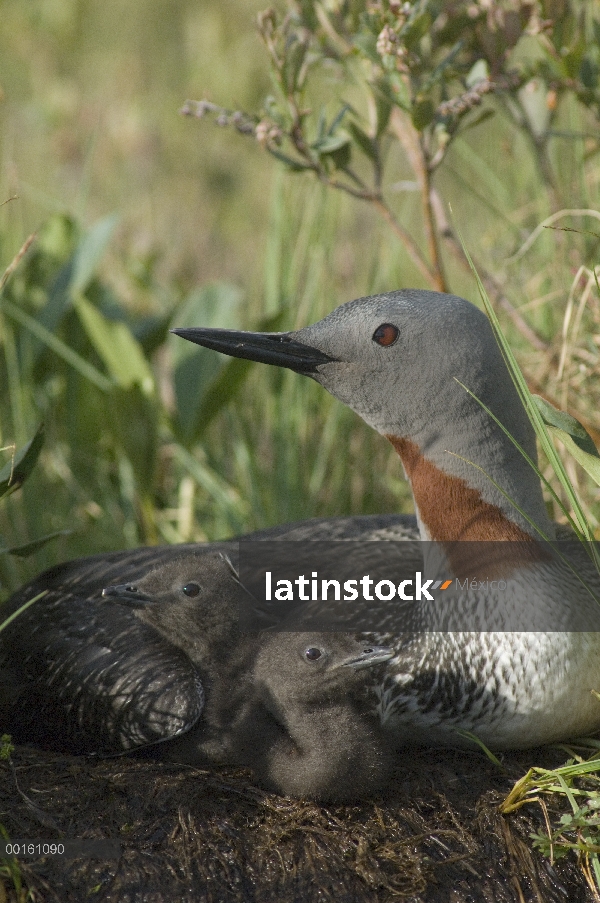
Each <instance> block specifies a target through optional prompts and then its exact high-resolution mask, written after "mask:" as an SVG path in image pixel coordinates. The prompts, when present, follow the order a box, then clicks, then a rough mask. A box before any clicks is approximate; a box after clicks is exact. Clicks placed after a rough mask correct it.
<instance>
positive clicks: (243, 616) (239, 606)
mask: <svg viewBox="0 0 600 903" xmlns="http://www.w3.org/2000/svg"><path fill="white" fill-rule="evenodd" d="M102 596H103V598H104V599H106V600H111V601H114V602H117V603H121V604H124V605H128V606H131V607H133V608H134V610H135V614H136V615H137V617H138V618H139V619H140V620H142V621H144V622H145V623H146V624H150V625H151V626H152V627H154V628H155V629H156V630H158V632H159V633H161V634H162V636H164V637H165V639H167V640H169V642H171V643H172V644H173V645H175V646H178V647H179V648H180V649H182V650H183V651H185V652H186V653H187V654H188V655H189V657H190V659H191V660H192V662H195V663H201V664H206V662H207V658H210V657H211V656H213V655H216V654H218V650H219V649H220V647H221V644H229V643H232V642H234V640H235V639H236V638H238V637H239V636H240V635H241V633H243V632H244V631H246V630H252V629H254V627H255V626H257V625H259V615H258V614H257V613H256V612H255V610H254V606H255V605H256V601H255V599H254V597H253V596H251V595H250V593H249V592H248V591H247V590H246V589H245V588H244V586H243V585H242V584H241V583H240V580H239V578H238V575H237V572H236V571H235V569H234V567H233V565H232V563H231V561H230V560H229V558H228V557H227V556H226V555H223V554H222V553H208V554H206V553H204V554H202V553H200V554H197V555H195V554H188V555H184V556H180V557H177V558H175V559H172V560H169V561H165V562H163V563H162V564H159V565H157V566H156V567H155V568H153V569H152V570H150V571H149V572H148V573H147V574H146V575H145V576H144V577H142V578H141V579H140V580H136V581H135V583H122V584H119V585H116V586H107V587H105V588H104V589H103V590H102Z"/></svg>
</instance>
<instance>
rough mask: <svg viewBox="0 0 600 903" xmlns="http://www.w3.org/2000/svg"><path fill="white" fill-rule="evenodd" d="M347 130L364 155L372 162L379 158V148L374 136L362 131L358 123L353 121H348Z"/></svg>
mask: <svg viewBox="0 0 600 903" xmlns="http://www.w3.org/2000/svg"><path fill="white" fill-rule="evenodd" d="M348 131H349V132H350V134H351V135H352V137H353V138H354V141H355V142H356V144H358V146H359V147H360V149H361V151H362V152H363V154H365V156H367V157H368V158H369V160H372V161H373V163H376V162H377V160H378V158H379V149H378V146H377V141H376V140H375V139H374V138H371V136H370V135H368V134H367V133H366V132H364V131H363V130H362V129H361V127H360V126H359V125H357V124H356V123H355V122H350V123H348Z"/></svg>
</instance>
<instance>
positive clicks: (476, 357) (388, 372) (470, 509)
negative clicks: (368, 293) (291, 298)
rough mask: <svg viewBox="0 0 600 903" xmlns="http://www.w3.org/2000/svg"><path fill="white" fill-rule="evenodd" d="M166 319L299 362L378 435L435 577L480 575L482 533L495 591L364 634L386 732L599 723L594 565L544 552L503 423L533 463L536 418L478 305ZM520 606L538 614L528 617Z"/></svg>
mask: <svg viewBox="0 0 600 903" xmlns="http://www.w3.org/2000/svg"><path fill="white" fill-rule="evenodd" d="M174 332H175V333H176V334H177V335H180V336H182V337H183V338H185V339H188V340H190V341H192V342H195V343H197V344H199V345H203V346H205V347H208V348H212V349H214V350H216V351H220V352H222V353H225V354H230V355H232V356H234V357H241V358H246V359H250V360H257V361H261V362H263V363H268V364H274V365H277V366H282V367H288V368H290V369H292V370H294V371H296V372H298V373H303V374H305V375H307V376H309V377H311V378H312V379H314V380H316V381H317V382H319V383H320V384H321V385H322V386H324V388H326V389H327V390H328V391H329V392H330V393H331V394H332V395H334V396H335V397H336V398H337V399H339V400H340V401H342V402H344V403H345V404H347V405H348V406H349V407H351V408H352V409H353V410H354V411H356V412H357V413H358V414H359V415H360V416H361V417H362V418H363V419H364V420H365V421H366V422H367V423H368V424H369V425H370V426H372V427H373V428H374V429H376V430H377V431H378V432H380V433H382V434H383V435H384V436H386V437H387V438H388V439H389V440H390V442H391V443H392V445H393V446H394V448H395V449H396V451H397V452H398V454H399V456H400V458H401V461H402V465H403V467H404V472H405V474H406V477H407V479H408V480H409V482H410V486H411V489H412V494H413V497H414V502H415V508H416V512H417V521H418V525H419V532H420V537H421V539H422V540H424V541H426V542H431V541H433V542H434V543H435V544H436V545H437V549H438V550H439V549H440V548H441V549H442V552H443V555H444V566H445V568H446V571H445V573H446V575H448V574H449V575H450V576H452V577H458V576H464V574H465V573H466V574H467V575H468V572H469V566H470V564H471V566H472V567H473V569H474V573H473V578H477V577H478V576H479V575H480V574H481V572H482V570H485V569H484V568H483V566H482V565H481V562H475V563H473V562H470V561H469V555H468V554H467V555H466V556H465V545H464V544H465V543H467V544H468V543H476V544H477V545H478V547H479V548H481V546H482V544H484V543H489V544H490V545H489V548H490V549H491V550H492V552H491V562H492V564H491V572H492V573H491V575H492V576H496V577H500V578H502V579H503V580H504V582H505V583H508V584H509V593H508V596H506V595H503V593H502V592H500V591H499V590H498V589H497V588H496V589H489V588H488V589H483V590H482V591H480V592H476V591H471V590H468V591H465V592H463V593H462V594H459V595H458V596H457V599H458V603H459V605H458V609H457V611H458V615H457V617H456V618H454V615H453V613H452V612H450V613H449V614H448V613H446V615H445V617H443V618H442V619H441V620H440V621H439V624H440V625H441V627H442V628H443V630H439V631H438V630H436V629H435V627H436V624H437V623H438V622H436V621H435V620H434V621H433V622H432V624H431V625H430V627H429V630H427V623H426V622H424V626H425V629H422V630H417V631H414V632H411V633H409V634H408V635H407V634H406V633H403V624H402V623H398V624H397V626H396V628H395V630H394V631H393V633H392V634H390V633H389V632H388V633H387V634H386V635H384V636H376V637H375V639H376V640H377V641H381V642H386V643H390V644H393V645H394V647H395V649H396V656H395V657H394V658H393V659H391V660H390V661H389V662H388V663H387V665H386V668H385V678H384V679H383V680H382V682H381V684H380V685H379V687H378V690H379V698H380V702H379V711H380V716H381V719H382V721H383V723H384V725H385V726H386V727H387V728H388V729H389V730H390V732H391V734H392V735H393V736H394V738H395V740H396V742H398V744H402V743H403V742H405V740H406V739H407V738H409V739H410V740H411V741H414V740H422V741H424V742H428V743H442V744H450V745H455V744H456V743H457V742H460V740H459V736H458V734H457V730H463V731H464V730H467V731H471V732H473V733H475V734H477V735H478V737H479V738H480V739H481V740H483V741H484V742H485V743H486V744H488V745H489V746H491V747H492V748H495V749H504V748H518V747H526V746H533V745H537V744H542V743H549V742H553V741H558V740H564V739H566V738H568V737H573V736H579V735H582V734H584V733H587V732H591V731H595V730H598V729H600V702H599V701H598V698H597V696H596V692H597V691H599V690H600V632H598V631H600V624H599V621H598V602H597V599H596V597H598V598H600V577H599V575H598V573H597V572H596V571H595V569H594V568H593V566H592V565H591V563H590V561H589V560H588V558H587V557H586V555H585V553H576V560H575V567H574V570H572V569H570V568H569V567H568V566H567V565H566V564H565V563H564V562H563V560H562V559H561V558H560V556H558V555H556V554H554V553H553V547H552V543H553V542H554V541H555V540H556V537H557V532H556V526H555V524H553V523H552V522H551V521H550V520H549V518H548V515H547V512H546V508H545V504H544V500H543V497H542V491H541V486H540V481H539V479H538V477H537V475H536V473H535V471H534V470H533V469H532V467H531V465H530V463H528V461H527V460H526V458H525V456H524V455H523V454H522V452H521V451H519V450H518V449H517V448H516V447H515V444H514V443H513V442H512V441H511V439H510V438H509V437H508V436H507V433H509V434H510V435H511V436H512V437H513V438H514V440H516V442H517V443H518V444H519V445H520V447H521V449H523V450H524V452H525V453H526V455H527V456H528V457H529V459H530V460H531V461H534V462H535V461H537V454H536V443H535V435H534V431H533V428H532V426H531V424H530V422H529V419H528V417H527V415H526V412H525V410H524V407H523V405H522V403H521V401H520V399H519V396H518V394H517V391H516V389H515V387H514V385H513V382H512V380H511V377H510V375H509V373H508V370H507V368H506V364H505V362H504V359H503V357H502V354H501V352H500V350H499V348H498V345H497V343H496V340H495V338H494V335H493V332H492V329H491V326H490V323H489V321H488V319H487V317H486V316H485V315H484V314H483V313H482V312H481V311H480V310H478V309H477V308H476V307H475V306H474V305H472V304H471V303H469V302H468V301H466V300H464V299H463V298H459V297H456V296H453V295H447V294H440V293H437V292H426V291H421V290H406V291H397V292H390V293H386V294H381V295H376V296H373V297H367V298H359V299H358V300H356V301H351V302H349V303H347V304H344V305H342V306H341V307H339V308H337V309H336V310H334V311H333V312H332V313H331V314H329V315H328V316H326V317H325V318H324V319H323V320H321V321H319V322H318V323H315V324H314V325H312V326H308V327H305V328H303V329H299V330H297V331H294V332H290V333H246V332H237V331H233V330H221V329H202V328H191V329H176V330H174ZM465 387H466V388H465ZM467 390H468V391H467ZM490 411H491V412H492V414H494V415H495V417H496V418H497V419H498V420H499V421H500V423H501V424H502V425H503V427H504V429H502V428H501V427H500V426H499V425H498V424H497V423H496V422H495V421H494V419H493V417H491V416H490V413H489V412H490ZM539 535H541V536H543V537H544V539H545V542H544V543H541V542H540V543H538V542H537V541H536V540H537V538H538V536H539ZM502 543H508V545H504V546H499V544H502ZM425 548H427V546H426V547H425ZM466 548H467V549H469V545H467V546H466ZM498 548H502V549H506V552H505V554H500V556H498V554H497V552H498ZM524 550H525V551H524ZM425 563H426V562H425ZM574 571H575V572H576V573H574ZM579 577H582V578H583V580H584V582H585V584H586V585H585V586H584V585H583V584H582V583H581V582H580V580H579ZM475 582H476V584H477V580H475ZM470 585H472V584H470ZM590 590H591V592H590ZM505 605H507V610H508V615H507V619H505V618H504V615H503V606H505ZM470 607H475V608H476V609H478V610H479V609H481V610H482V618H483V620H482V622H481V629H480V630H479V629H478V627H479V621H474V622H473V626H474V628H475V629H465V628H464V626H463V625H464V624H465V623H467V624H468V618H467V621H466V622H465V620H464V617H463V616H464V614H465V612H467V614H468V610H469V608H470ZM522 610H523V614H521V611H522ZM532 611H533V612H534V614H537V615H539V621H538V622H537V623H539V624H542V625H543V627H542V628H539V627H538V628H534V630H532V629H531V624H532V621H531V612H532ZM401 620H402V618H399V621H401ZM534 620H535V619H534ZM461 627H462V629H461Z"/></svg>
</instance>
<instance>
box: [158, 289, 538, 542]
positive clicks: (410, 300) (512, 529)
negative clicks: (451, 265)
mask: <svg viewBox="0 0 600 903" xmlns="http://www.w3.org/2000/svg"><path fill="white" fill-rule="evenodd" d="M173 331H174V332H175V333H176V334H177V335H180V336H182V337H183V338H185V339H188V340H189V341H192V342H195V343H197V344H199V345H203V346H206V347H208V348H213V349H215V350H217V351H221V352H224V353H226V354H229V355H232V356H234V357H241V358H247V359H250V360H257V361H262V362H263V363H269V364H275V365H277V366H281V367H288V368H290V369H292V370H295V371H297V372H299V373H303V374H305V375H307V376H310V377H311V378H312V379H314V380H316V381H317V382H319V383H321V385H322V386H323V387H324V388H325V389H327V391H328V392H330V393H331V394H332V395H333V396H335V397H336V398H338V399H339V400H340V401H342V402H343V403H344V404H347V405H348V406H349V407H351V408H352V409H353V410H354V411H356V413H357V414H359V415H360V416H361V417H362V418H363V420H365V421H366V422H367V423H368V424H369V425H370V426H372V427H373V428H374V429H376V430H377V431H378V432H380V433H381V434H383V435H384V436H386V437H387V438H388V439H389V440H390V441H391V442H392V444H393V446H394V448H395V449H396V451H397V452H398V454H399V455H400V458H401V460H402V464H403V466H404V470H405V473H406V476H407V478H408V479H409V481H410V483H411V488H412V491H413V496H414V499H415V506H416V508H417V514H418V518H419V522H420V526H421V535H422V538H424V539H433V540H440V541H444V540H458V539H462V540H476V541H481V540H529V539H530V538H531V537H532V536H534V535H536V531H535V528H533V527H532V526H531V522H533V523H534V524H536V525H537V526H538V527H539V529H540V530H542V531H543V533H544V534H545V535H546V536H548V537H549V538H553V527H552V524H551V523H550V521H549V518H548V516H547V513H546V509H545V505H544V501H543V497H542V492H541V487H540V483H539V480H538V478H537V476H536V475H535V473H534V471H533V470H532V468H531V466H530V465H529V464H528V463H527V461H526V460H525V457H524V456H523V455H522V454H521V452H520V451H519V450H518V449H517V448H516V447H515V445H514V444H513V442H511V440H510V439H509V438H508V437H507V435H506V434H505V432H504V431H503V429H502V428H501V427H500V426H498V425H497V423H496V422H495V421H494V419H493V417H491V416H490V414H489V413H488V412H487V411H486V410H485V408H488V410H489V411H491V412H492V413H493V414H494V415H495V417H497V418H498V420H499V421H500V423H501V424H502V426H503V427H504V429H505V430H506V431H508V432H509V433H510V434H511V436H512V437H513V438H514V440H515V441H516V442H517V443H518V444H519V445H520V446H521V448H522V449H523V450H524V452H525V453H526V454H527V455H528V456H529V458H530V459H531V460H532V461H536V444H535V435H534V431H533V428H532V426H531V424H530V422H529V419H528V417H527V414H526V412H525V410H524V408H523V405H522V403H521V401H520V399H519V396H518V394H517V391H516V389H515V387H514V385H513V382H512V380H511V377H510V375H509V373H508V371H507V368H506V365H505V363H504V360H503V357H502V354H501V352H500V349H499V348H498V345H497V343H496V340H495V338H494V335H493V332H492V329H491V326H490V323H489V321H488V319H487V317H486V316H485V314H483V313H482V312H481V311H480V310H479V309H478V308H476V307H475V306H474V305H473V304H471V303H470V302H469V301H466V300H465V299H464V298H459V297H456V296H455V295H447V294H441V293H438V292H428V291H422V290H417V289H409V290H404V291H396V292H388V293H386V294H381V295H375V296H372V297H367V298H359V299H358V300H356V301H351V302H349V303H347V304H343V305H342V306H341V307H338V308H337V309H336V310H334V311H333V312H332V313H330V314H329V315H328V316H326V317H325V318H324V319H323V320H320V321H319V322H318V323H314V324H313V325H312V326H307V327H305V328H303V329H298V330H296V331H294V332H289V333H248V332H236V331H233V330H220V329H202V328H191V329H179V330H177V329H176V330H173ZM484 406H485V407H484Z"/></svg>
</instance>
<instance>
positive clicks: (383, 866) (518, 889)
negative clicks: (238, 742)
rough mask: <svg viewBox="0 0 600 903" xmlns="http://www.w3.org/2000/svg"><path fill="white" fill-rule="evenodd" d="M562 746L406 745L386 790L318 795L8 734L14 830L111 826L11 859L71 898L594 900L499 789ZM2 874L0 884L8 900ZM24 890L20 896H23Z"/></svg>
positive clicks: (31, 882) (79, 830)
mask: <svg viewBox="0 0 600 903" xmlns="http://www.w3.org/2000/svg"><path fill="white" fill-rule="evenodd" d="M561 755H562V759H564V753H563V754H561V753H558V752H556V753H553V752H552V751H548V750H545V751H542V752H536V753H535V754H533V753H532V752H531V751H529V752H527V753H520V754H512V755H510V756H507V757H506V758H505V762H504V765H505V771H504V772H502V771H500V770H499V769H498V767H497V766H494V765H493V764H492V763H491V762H489V761H488V760H487V759H486V758H485V757H484V756H483V755H482V754H479V753H472V754H471V753H465V752H454V751H448V750H443V751H442V750H440V751H435V750H411V751H410V752H407V753H405V754H404V755H402V756H400V757H399V760H398V767H397V770H396V774H395V779H394V782H393V785H392V786H391V787H390V789H389V792H388V793H387V794H386V796H385V799H384V798H380V799H377V800H370V801H367V802H364V803H360V804H357V805H352V806H347V805H344V806H341V805H336V806H320V805H317V804H315V803H312V802H307V801H302V800H291V799H287V798H282V797H279V796H276V795H275V794H271V793H266V792H264V791H263V790H261V789H260V788H258V787H256V786H255V785H254V784H253V783H252V781H251V780H250V776H249V774H248V773H247V772H245V771H243V770H239V769H238V770H232V769H227V770H223V769H222V770H218V771H216V770H215V771H210V772H209V771H203V770H199V769H196V768H191V767H182V766H175V765H171V764H168V763H161V762H155V761H153V760H150V759H148V758H141V757H140V756H138V757H122V758H118V759H108V760H98V759H96V760H94V759H87V758H83V757H74V756H58V755H54V754H52V755H50V754H48V753H44V752H42V751H40V750H35V749H32V748H27V747H18V748H17V749H16V750H15V752H14V753H13V755H12V763H8V762H3V763H2V764H1V766H0V769H1V773H2V781H1V786H0V822H1V823H2V824H3V825H4V827H5V828H6V830H7V832H8V834H9V836H10V837H11V839H13V840H17V839H43V840H57V839H60V838H87V839H101V838H102V839H105V838H108V839H112V840H118V841H119V843H120V844H121V855H120V857H119V858H117V857H115V858H113V859H106V860H104V861H103V860H99V859H95V858H93V857H90V856H87V857H85V858H74V859H64V858H58V857H46V858H38V859H20V860H18V862H19V867H20V871H21V880H22V882H23V885H24V887H26V888H28V889H29V892H30V894H31V897H32V898H33V900H34V901H39V903H41V901H44V903H46V901H49V903H50V901H60V903H70V901H73V903H75V901H76V903H80V901H81V900H90V901H103V903H109V901H110V903H113V901H114V903H163V901H169V903H171V901H173V900H178V901H182V903H205V901H206V903H262V901H265V903H266V901H274V903H275V901H278V903H292V901H294V903H295V901H298V903H300V901H301V903H312V901H315V903H316V901H319V903H320V901H328V900H331V901H335V903H345V901H348V903H357V901H369V903H379V901H381V903H383V901H390V900H394V899H405V900H408V901H411V903H480V901H481V903H484V901H485V903H488V901H489V903H491V901H493V903H504V901H510V903H523V901H561V903H564V901H569V903H578V901H584V900H590V901H591V900H593V895H592V893H591V891H590V890H589V888H588V887H587V885H586V883H585V880H584V878H583V875H582V873H581V871H580V870H579V868H578V866H577V863H576V862H575V860H574V859H573V860H570V859H568V860H561V861H560V862H559V863H557V864H555V865H554V866H551V865H550V863H549V862H548V861H547V860H545V859H544V858H543V857H541V856H540V855H539V854H538V853H536V852H534V851H532V849H531V842H530V840H529V834H530V833H531V832H533V831H543V830H544V824H545V823H544V818H543V814H542V811H541V809H540V807H539V806H537V805H530V806H527V807H525V808H523V809H521V810H520V811H519V812H517V813H516V814H513V815H511V816H502V815H500V813H499V811H498V804H499V803H500V801H501V800H502V799H503V797H504V796H505V795H506V793H507V792H508V790H509V789H510V787H511V786H512V783H513V782H514V780H516V779H517V778H518V777H520V776H521V775H522V774H524V772H525V770H526V769H527V768H528V767H529V765H531V764H537V765H539V764H543V765H544V766H547V767H554V766H555V765H558V764H560V762H561ZM1 880H4V884H5V891H4V896H3V895H2V888H1V883H0V900H2V901H4V900H8V901H13V900H17V894H16V891H15V888H14V882H13V881H11V880H10V879H9V878H6V877H5V878H4V879H0V882H1ZM23 899H24V897H23Z"/></svg>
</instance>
